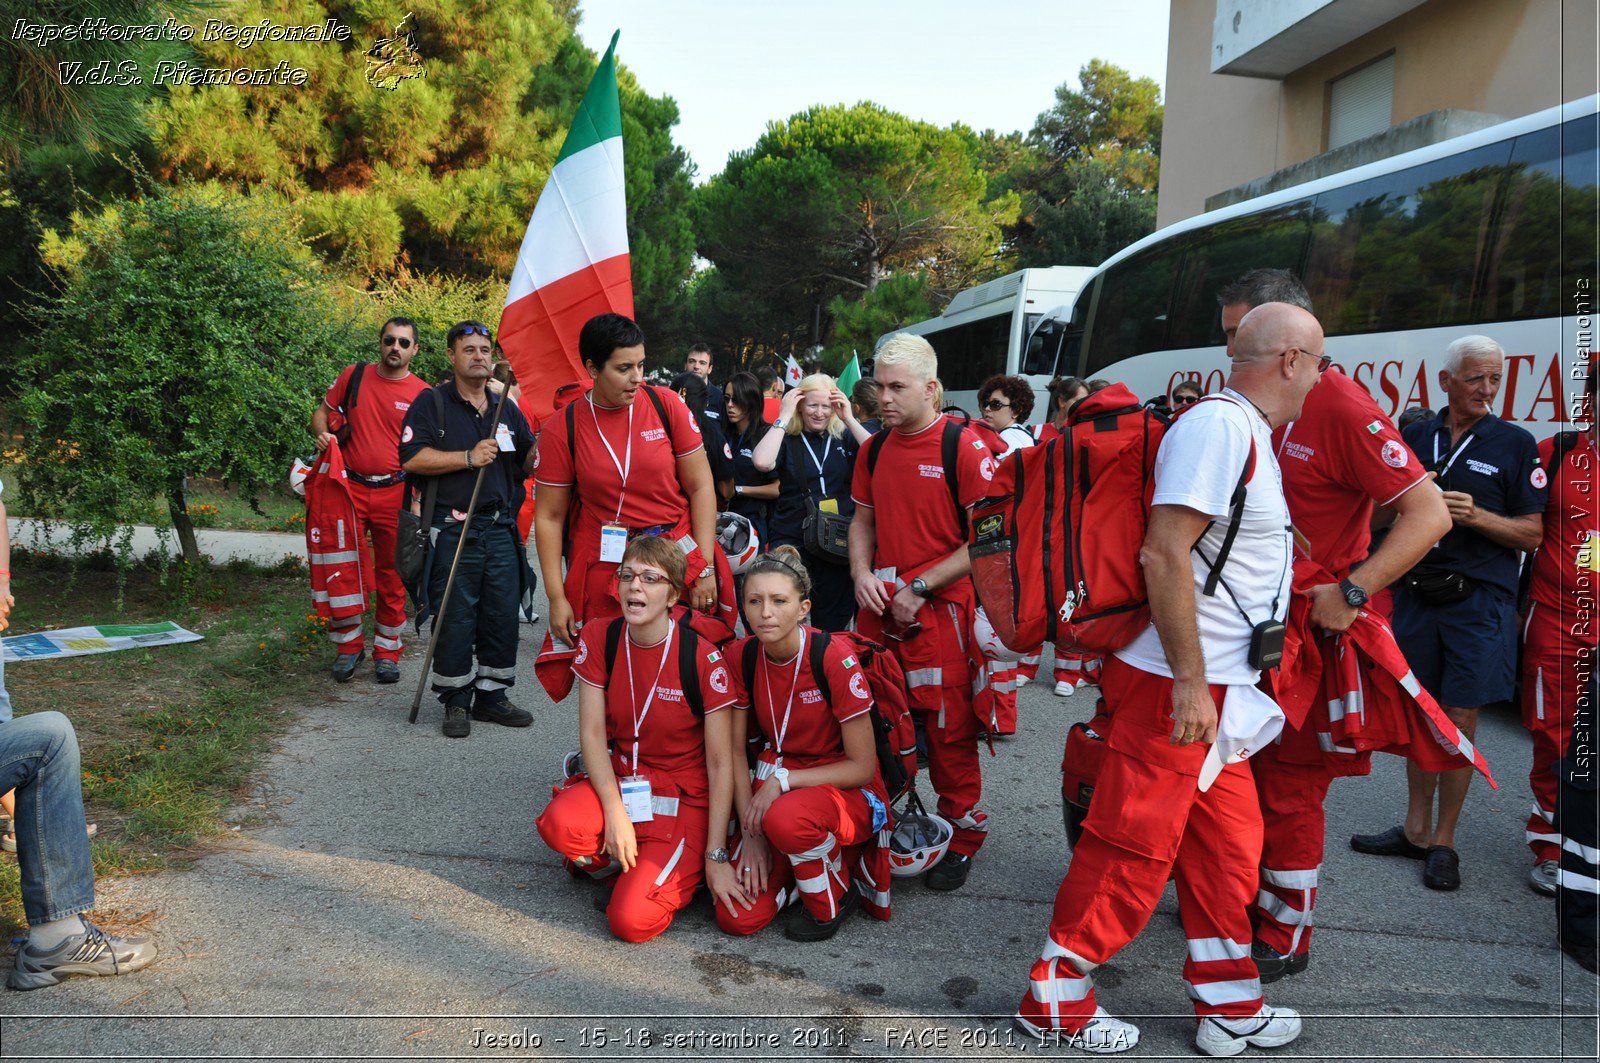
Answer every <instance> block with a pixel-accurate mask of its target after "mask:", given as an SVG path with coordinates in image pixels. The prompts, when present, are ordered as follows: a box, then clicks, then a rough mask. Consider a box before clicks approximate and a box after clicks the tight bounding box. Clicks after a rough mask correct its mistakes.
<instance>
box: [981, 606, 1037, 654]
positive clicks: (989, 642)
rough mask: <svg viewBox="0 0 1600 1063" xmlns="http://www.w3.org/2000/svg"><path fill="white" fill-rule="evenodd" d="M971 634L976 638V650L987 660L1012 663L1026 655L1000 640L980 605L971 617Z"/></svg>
mask: <svg viewBox="0 0 1600 1063" xmlns="http://www.w3.org/2000/svg"><path fill="white" fill-rule="evenodd" d="M972 635H973V638H975V639H976V640H977V643H978V650H979V651H980V652H981V653H982V654H983V656H984V658H985V659H987V660H991V661H1000V662H1003V663H1007V664H1014V663H1016V662H1017V661H1020V660H1022V658H1024V657H1026V656H1028V655H1027V654H1026V653H1019V652H1018V651H1016V650H1014V649H1012V648H1011V647H1010V646H1007V645H1006V644H1005V642H1004V641H1002V640H1001V638H1000V635H999V633H998V632H996V631H995V629H994V624H992V623H990V622H989V614H988V613H987V612H985V611H984V609H983V606H981V605H980V606H978V609H977V613H976V615H975V616H974V617H973V621H972Z"/></svg>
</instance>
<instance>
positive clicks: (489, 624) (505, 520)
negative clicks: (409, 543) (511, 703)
mask: <svg viewBox="0 0 1600 1063" xmlns="http://www.w3.org/2000/svg"><path fill="white" fill-rule="evenodd" d="M463 528H465V529H466V535H467V545H466V546H465V547H464V548H463V549H462V551H461V564H460V566H459V567H458V568H457V569H456V582H455V586H454V587H453V588H452V589H451V591H450V606H449V609H448V611H447V613H446V615H445V616H444V617H442V618H440V617H435V618H434V621H433V622H434V624H436V625H441V626H440V627H439V641H438V644H437V645H436V646H435V647H434V651H433V668H432V674H431V676H430V679H431V680H432V684H433V692H434V693H435V694H437V695H439V700H440V701H442V702H444V704H445V705H447V706H448V705H460V706H462V707H464V708H466V707H470V706H471V703H472V696H473V695H472V691H473V689H474V688H476V689H477V690H478V691H479V692H480V695H481V694H490V693H493V692H495V691H500V690H504V689H506V688H507V687H509V686H511V685H513V684H514V683H516V681H517V634H518V631H517V607H518V606H519V605H520V604H521V601H522V575H523V573H522V570H523V569H524V568H525V566H524V564H523V563H522V560H521V556H520V555H519V553H518V551H517V524H516V521H515V520H513V519H512V518H511V517H510V516H509V515H508V514H504V513H502V514H500V515H498V516H495V515H492V514H487V513H480V514H478V515H477V516H476V517H474V518H473V519H472V522H471V523H470V524H466V525H463V524H459V523H456V522H454V521H452V522H450V523H447V524H445V525H444V526H443V527H442V528H441V529H440V530H439V537H438V539H437V540H436V542H435V544H434V548H433V571H432V572H431V573H429V581H430V582H429V585H428V600H429V601H430V602H438V601H440V600H441V599H442V598H443V597H444V585H445V581H446V579H447V578H448V577H449V574H450V561H451V559H452V558H453V557H455V553H456V541H457V539H459V538H460V536H461V534H462V529H463ZM474 656H476V658H477V662H476V667H474V662H473V658H474Z"/></svg>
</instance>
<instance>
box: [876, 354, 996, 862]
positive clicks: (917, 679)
mask: <svg viewBox="0 0 1600 1063" xmlns="http://www.w3.org/2000/svg"><path fill="white" fill-rule="evenodd" d="M938 374H939V361H938V358H937V357H936V356H935V355H934V352H933V347H932V346H931V345H930V344H929V343H928V341H927V340H925V339H923V338H922V337H921V336H913V335H910V334H909V333H904V332H902V333H897V334H895V335H894V336H891V337H890V338H889V339H888V340H886V341H885V342H884V344H883V346H882V347H881V348H879V350H878V355H877V361H876V364H875V365H874V366H873V376H874V377H875V378H876V379H877V381H878V385H879V388H878V416H879V417H881V418H882V420H883V424H884V430H883V431H881V432H879V433H877V434H876V435H874V436H873V437H872V440H871V442H870V443H868V444H867V447H866V450H865V452H864V453H863V454H861V455H860V456H859V457H857V458H856V467H855V473H854V476H853V480H852V483H851V487H850V495H851V497H852V498H853V499H854V500H855V504H856V511H855V517H854V519H852V520H851V522H850V576H851V579H852V580H853V581H854V583H855V594H856V603H857V604H858V605H859V606H860V609H859V611H858V612H857V614H856V626H857V629H858V630H859V631H860V632H861V634H863V635H865V636H866V637H867V638H870V639H873V640H875V641H878V642H881V643H884V644H885V645H887V646H888V647H889V648H890V649H891V650H892V651H893V652H894V655H895V657H896V658H897V659H898V660H899V661H900V665H901V667H902V668H904V669H905V672H906V687H907V693H908V697H909V700H910V702H911V708H912V711H914V712H916V713H918V714H919V715H921V717H922V718H923V721H924V722H925V724H926V726H927V735H928V774H929V775H930V776H931V778H932V780H933V788H934V790H935V791H936V792H937V793H938V797H939V806H938V807H939V814H940V815H941V816H943V817H944V818H945V819H947V820H949V821H950V823H951V825H952V826H953V827H954V828H955V836H954V838H953V839H952V841H951V842H950V850H949V851H948V852H947V853H946V854H945V855H944V858H943V859H942V860H940V861H939V862H938V863H937V864H935V865H934V866H933V867H932V868H930V869H929V871H928V873H927V874H926V875H925V876H924V879H923V881H924V882H925V883H926V885H927V886H928V887H929V888H930V889H936V890H954V889H959V888H960V887H961V886H962V884H963V883H965V882H966V880H967V875H968V873H969V872H970V871H971V870H972V858H973V856H974V855H975V854H976V853H977V851H978V848H979V846H981V845H982V844H983V841H984V839H985V838H986V837H987V836H988V833H987V832H988V829H989V817H988V816H987V815H986V814H985V813H984V812H983V811H982V810H981V809H980V808H978V798H979V797H980V796H981V795H982V792H983V776H982V773H981V769H980V767H979V763H980V762H979V760H978V716H977V714H976V713H975V712H974V710H973V697H972V683H973V680H974V679H976V678H977V675H978V669H979V668H981V667H982V663H981V661H980V659H979V657H978V651H977V647H976V645H975V644H974V641H973V638H972V624H973V616H974V612H975V610H976V606H977V594H976V592H975V591H974V589H973V586H972V581H971V580H970V579H969V578H968V573H969V572H970V571H971V562H970V561H969V559H968V557H967V508H968V507H970V506H971V505H972V504H973V503H975V502H977V501H978V500H979V499H981V498H983V497H984V496H985V495H986V494H987V493H988V490H989V481H990V479H991V478H992V477H993V476H994V457H993V455H992V454H991V453H990V451H989V448H988V447H987V446H985V445H984V443H983V441H982V440H981V439H979V438H978V436H977V433H975V432H973V431H972V429H970V428H965V427H963V426H961V425H960V424H957V423H956V422H955V421H952V420H951V419H950V418H948V417H946V416H944V415H943V414H941V413H940V412H939V398H940V394H941V392H940V387H939V380H938Z"/></svg>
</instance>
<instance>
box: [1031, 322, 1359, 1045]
mask: <svg viewBox="0 0 1600 1063" xmlns="http://www.w3.org/2000/svg"><path fill="white" fill-rule="evenodd" d="M1322 340H1323V337H1322V327H1321V326H1320V325H1318V324H1317V319H1316V318H1315V317H1313V316H1312V315H1311V314H1310V313H1308V312H1306V311H1305V310H1302V309H1301V308H1299V307H1297V306H1290V305H1288V304H1287V303H1265V304H1263V305H1261V306H1258V307H1257V308H1256V309H1254V310H1252V311H1250V312H1249V313H1248V314H1246V315H1245V317H1244V320H1243V322H1242V323H1241V324H1240V325H1239V330H1238V334H1237V337H1236V338H1235V340H1234V342H1233V356H1232V373H1231V375H1230V376H1229V377H1228V383H1227V386H1226V387H1225V388H1223V390H1222V391H1221V392H1220V393H1218V394H1217V395H1215V396H1212V397H1209V398H1207V399H1204V400H1202V401H1200V402H1197V403H1195V404H1194V405H1193V406H1191V407H1190V408H1189V409H1188V410H1186V411H1185V412H1184V414H1183V416H1181V417H1179V418H1178V419H1177V420H1176V421H1175V422H1174V423H1173V425H1172V426H1171V427H1170V428H1169V429H1168V430H1167V432H1166V434H1165V435H1164V436H1163V437H1162V440H1161V448H1160V450H1159V451H1158V452H1157V454H1156V464H1155V474H1154V476H1155V493H1154V495H1153V496H1152V500H1151V510H1150V524H1149V529H1148V531H1147V533H1146V535H1145V541H1144V546H1143V548H1142V549H1141V551H1140V555H1139V557H1140V562H1141V564H1142V565H1143V567H1144V577H1145V586H1146V587H1147V588H1149V595H1150V615H1151V619H1152V623H1151V625H1150V627H1148V628H1146V629H1145V631H1143V632H1142V633H1141V634H1140V635H1139V636H1138V637H1137V638H1135V639H1134V640H1133V642H1131V643H1129V644H1128V645H1127V646H1126V647H1124V648H1123V649H1121V650H1119V651H1117V653H1116V654H1114V655H1113V656H1111V657H1109V658H1107V660H1106V662H1105V669H1104V672H1103V674H1102V677H1101V690H1102V691H1103V692H1104V694H1105V699H1106V707H1107V708H1108V709H1109V710H1110V712H1111V714H1112V715H1113V717H1114V718H1115V719H1116V726H1115V727H1113V728H1112V729H1111V734H1110V736H1109V737H1108V738H1107V739H1106V750H1105V760H1104V761H1103V763H1102V765H1101V768H1100V776H1099V779H1098V784H1097V786H1096V787H1095V800H1094V803H1093V804H1092V805H1090V808H1089V815H1088V818H1087V819H1086V820H1085V821H1084V824H1083V835H1082V837H1081V838H1080V839H1079V841H1078V844H1077V846H1076V847H1075V848H1074V850H1073V853H1072V862H1071V864H1069V865H1068V868H1067V876H1066V878H1065V879H1064V880H1063V881H1062V883H1061V888H1060V889H1059V890H1058V891H1057V893H1056V900H1055V908H1054V911H1053V913H1052V915H1051V919H1050V930H1049V935H1048V937H1047V938H1046V940H1045V947H1044V952H1043V954H1042V955H1041V956H1040V958H1039V959H1038V960H1037V961H1036V962H1035V963H1034V965H1033V968H1032V970H1031V971H1030V972H1029V975H1028V993H1027V995H1026V996H1024V997H1023V999H1022V1004H1021V1006H1020V1007H1019V1008H1018V1010H1017V1015H1016V1019H1017V1024H1018V1025H1019V1026H1020V1027H1021V1028H1022V1029H1024V1030H1026V1031H1027V1032H1029V1033H1031V1034H1033V1035H1035V1036H1037V1037H1039V1038H1040V1039H1041V1040H1044V1041H1050V1042H1052V1043H1065V1044H1067V1045H1070V1046H1071V1047H1074V1048H1078V1049H1082V1050H1084V1051H1090V1052H1101V1053H1109V1052H1122V1051H1126V1050H1128V1049H1131V1048H1133V1047H1134V1046H1136V1045H1137V1044H1138V1042H1139V1030H1138V1028H1137V1027H1135V1026H1133V1025H1132V1024H1131V1023H1127V1022H1123V1021H1121V1020H1119V1019H1115V1018H1112V1017H1111V1016H1110V1015H1108V1014H1107V1013H1106V1012H1105V1009H1103V1008H1101V1007H1100V1006H1099V1005H1098V1003H1097V1002H1096V999H1095V987H1094V980H1093V978H1092V977H1091V972H1092V971H1093V970H1094V969H1095V968H1096V967H1098V966H1099V965H1100V964H1103V963H1105V962H1106V961H1107V960H1109V959H1111V957H1112V956H1114V955H1116V953H1117V951H1118V950H1119V949H1121V948H1122V947H1123V946H1124V945H1126V944H1127V943H1128V942H1129V941H1131V940H1133V938H1134V936H1135V935H1137V934H1138V933H1139V931H1140V930H1141V929H1143V927H1144V925H1145V923H1146V922H1147V921H1148V920H1149V918H1150V913H1151V912H1152V911H1154V910H1155V906H1156V902H1157V901H1159V900H1160V899H1161V893H1162V890H1163V889H1164V888H1165V887H1166V883H1167V879H1168V877H1169V875H1170V876H1172V877H1173V878H1175V880H1176V882H1177V887H1178V900H1179V905H1178V907H1179V911H1180V913H1181V915H1182V919H1183V930H1184V936H1185V937H1186V938H1188V945H1189V949H1188V959H1187V961H1186V962H1185V963H1184V966H1183V977H1184V981H1185V982H1186V983H1187V984H1188V990H1189V996H1190V998H1191V1000H1192V1001H1193V1003H1194V1010H1195V1016H1196V1018H1197V1019H1198V1026H1197V1028H1196V1031H1195V1046H1196V1047H1197V1048H1199V1049H1200V1051H1202V1052H1204V1053H1206V1054H1207V1055H1228V1056H1231V1055H1237V1054H1238V1053H1239V1052H1242V1051H1243V1050H1244V1049H1245V1048H1246V1047H1247V1046H1254V1047H1257V1048H1275V1047H1278V1046H1281V1045H1286V1044H1288V1043H1289V1042H1291V1041H1293V1040H1294V1039H1295V1038H1297V1037H1299V1036H1300V1016H1299V1015H1297V1014H1296V1013H1295V1012H1294V1011H1292V1010H1291V1009H1288V1008H1275V1007H1269V1006H1268V1005H1267V1004H1266V1003H1265V1001H1264V1000H1263V999H1262V993H1261V983H1260V980H1259V978H1258V977H1257V971H1256V965H1255V962H1254V961H1253V960H1252V959H1251V958H1250V944H1251V937H1252V931H1251V927H1250V919H1249V915H1248V908H1249V906H1250V902H1251V900H1252V899H1254V897H1255V896H1256V883H1257V874H1256V871H1257V867H1258V864H1259V861H1260V858H1261V838H1262V823H1261V807H1260V804H1259V802H1258V800H1257V797H1256V789H1255V783H1254V782H1253V780H1252V779H1251V774H1250V768H1249V767H1248V766H1247V765H1246V764H1245V763H1244V758H1245V757H1247V756H1248V755H1249V752H1250V751H1251V750H1252V749H1259V748H1261V746H1262V745H1263V744H1264V743H1267V742H1270V741H1272V739H1273V738H1274V737H1275V735H1276V733H1277V731H1278V730H1279V729H1280V728H1281V727H1282V724H1283V710H1282V709H1280V708H1279V707H1278V706H1277V705H1276V704H1274V703H1273V702H1272V701H1271V700H1270V699H1269V698H1268V697H1267V695H1266V694H1264V693H1263V692H1261V691H1260V690H1259V689H1258V688H1257V685H1256V684H1257V683H1258V681H1259V680H1260V677H1261V672H1262V669H1263V668H1264V667H1271V666H1273V665H1274V664H1275V663H1276V658H1277V656H1280V655H1281V652H1282V645H1283V642H1282V639H1283V618H1284V615H1285V613H1286V612H1287V609H1288V605H1289V595H1290V579H1291V572H1292V569H1293V553H1294V542H1293V538H1292V535H1291V530H1290V526H1289V509H1288V504H1287V502H1286V501H1285V499H1284V494H1283V487H1282V484H1281V476H1280V473H1279V468H1278V460H1277V456H1276V454H1275V452H1274V450H1273V447H1272V430H1273V428H1275V427H1277V426H1279V425H1283V424H1287V423H1288V422H1290V421H1293V420H1294V419H1295V418H1296V417H1298V416H1299V415H1300V411H1301V408H1302V406H1303V405H1304V403H1305V399H1306V395H1307V394H1309V393H1310V391H1311V389H1312V388H1313V387H1315V386H1316V384H1317V380H1318V378H1319V377H1320V375H1321V373H1322V371H1323V370H1325V369H1327V367H1328V364H1329V361H1330V360H1329V359H1328V358H1327V357H1326V356H1325V355H1324V354H1323V349H1322ZM1274 651H1276V654H1275V652H1274Z"/></svg>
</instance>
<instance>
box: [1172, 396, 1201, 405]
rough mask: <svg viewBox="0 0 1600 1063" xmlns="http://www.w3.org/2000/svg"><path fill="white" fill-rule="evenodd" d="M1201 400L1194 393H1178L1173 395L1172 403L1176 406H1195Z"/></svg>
mask: <svg viewBox="0 0 1600 1063" xmlns="http://www.w3.org/2000/svg"><path fill="white" fill-rule="evenodd" d="M1199 401H1200V400H1199V399H1198V398H1197V397H1195V396H1194V395H1177V396H1174V397H1173V400H1172V404H1173V405H1174V406H1193V405H1194V404H1195V403H1197V402H1199Z"/></svg>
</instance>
